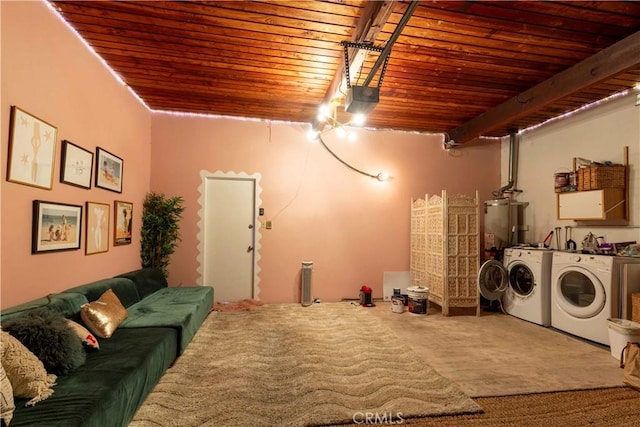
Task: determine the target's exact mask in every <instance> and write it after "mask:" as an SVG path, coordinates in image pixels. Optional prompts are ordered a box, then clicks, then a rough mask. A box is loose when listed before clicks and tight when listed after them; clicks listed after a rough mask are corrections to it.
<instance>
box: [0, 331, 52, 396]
mask: <svg viewBox="0 0 640 427" xmlns="http://www.w3.org/2000/svg"><path fill="white" fill-rule="evenodd" d="M0 360H2V367H3V368H4V370H5V372H6V373H7V377H9V381H10V382H11V388H12V389H13V396H14V397H25V398H28V399H31V400H29V401H28V402H27V403H26V406H32V405H35V404H36V403H38V402H40V401H41V400H44V399H46V398H47V397H49V396H51V395H52V394H53V388H52V387H53V386H54V384H55V383H56V376H55V375H53V374H47V371H46V370H45V369H44V365H43V364H42V362H41V361H40V360H38V358H37V357H36V356H35V355H34V354H33V353H31V352H30V351H29V349H28V348H27V347H25V346H24V345H22V343H21V342H20V341H18V339H17V338H15V337H13V336H11V335H10V334H8V333H7V332H5V331H0Z"/></svg>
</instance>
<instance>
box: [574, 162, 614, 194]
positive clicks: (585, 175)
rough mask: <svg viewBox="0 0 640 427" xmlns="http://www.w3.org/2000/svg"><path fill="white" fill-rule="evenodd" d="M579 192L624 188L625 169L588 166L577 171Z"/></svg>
mask: <svg viewBox="0 0 640 427" xmlns="http://www.w3.org/2000/svg"><path fill="white" fill-rule="evenodd" d="M577 174H578V176H577V181H578V190H579V191H583V190H600V189H602V188H624V186H625V185H624V184H625V167H624V166H623V165H614V166H587V167H583V168H579V169H578V171H577Z"/></svg>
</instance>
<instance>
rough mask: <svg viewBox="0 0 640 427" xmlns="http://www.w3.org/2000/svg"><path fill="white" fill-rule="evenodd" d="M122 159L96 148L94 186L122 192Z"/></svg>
mask: <svg viewBox="0 0 640 427" xmlns="http://www.w3.org/2000/svg"><path fill="white" fill-rule="evenodd" d="M123 169H124V161H123V160H122V159H121V158H120V157H118V156H116V155H115V154H111V153H109V152H108V151H107V150H105V149H103V148H100V147H98V148H97V149H96V187H100V188H104V189H105V190H111V191H115V192H116V193H122V173H123Z"/></svg>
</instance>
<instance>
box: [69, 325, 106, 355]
mask: <svg viewBox="0 0 640 427" xmlns="http://www.w3.org/2000/svg"><path fill="white" fill-rule="evenodd" d="M66 321H67V324H68V325H69V327H71V329H73V331H74V332H75V333H76V335H77V336H78V338H80V341H82V344H83V345H84V346H85V347H86V348H88V349H91V350H100V343H99V342H98V340H97V339H96V337H95V336H94V335H93V334H92V333H91V332H89V330H88V329H87V328H85V327H84V326H82V325H81V324H79V323H76V322H74V321H73V320H71V319H66Z"/></svg>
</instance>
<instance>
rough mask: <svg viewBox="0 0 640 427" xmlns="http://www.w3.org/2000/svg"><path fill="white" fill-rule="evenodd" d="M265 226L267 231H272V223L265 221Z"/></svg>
mask: <svg viewBox="0 0 640 427" xmlns="http://www.w3.org/2000/svg"><path fill="white" fill-rule="evenodd" d="M264 226H265V228H266V229H267V230H271V221H265V222H264Z"/></svg>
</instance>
